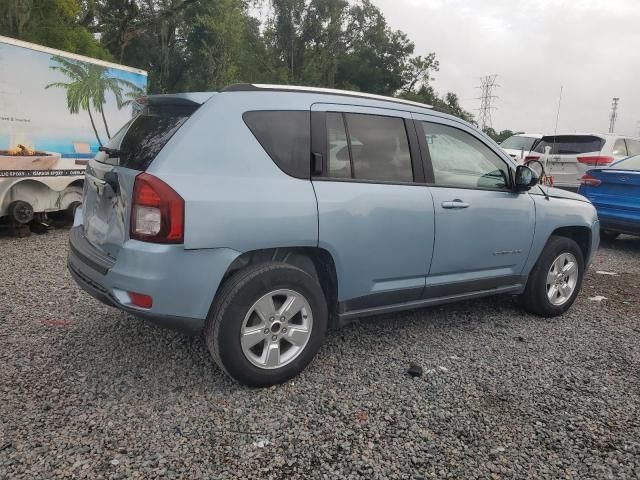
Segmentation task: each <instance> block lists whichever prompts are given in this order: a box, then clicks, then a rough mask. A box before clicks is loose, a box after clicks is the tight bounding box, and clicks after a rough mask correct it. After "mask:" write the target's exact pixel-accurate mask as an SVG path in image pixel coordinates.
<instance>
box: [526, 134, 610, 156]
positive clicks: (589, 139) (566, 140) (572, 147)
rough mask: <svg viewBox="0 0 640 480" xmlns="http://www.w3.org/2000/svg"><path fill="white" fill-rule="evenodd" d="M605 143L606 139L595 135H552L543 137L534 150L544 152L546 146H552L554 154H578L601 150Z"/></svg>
mask: <svg viewBox="0 0 640 480" xmlns="http://www.w3.org/2000/svg"><path fill="white" fill-rule="evenodd" d="M603 145H604V140H603V139H602V138H600V137H596V136H595V135H557V136H555V137H554V136H553V135H550V136H548V137H542V138H541V139H540V141H539V142H538V143H537V144H536V146H535V148H534V149H533V151H534V152H537V153H544V149H545V147H551V154H552V155H576V154H579V153H588V152H599V151H600V150H602V146H603Z"/></svg>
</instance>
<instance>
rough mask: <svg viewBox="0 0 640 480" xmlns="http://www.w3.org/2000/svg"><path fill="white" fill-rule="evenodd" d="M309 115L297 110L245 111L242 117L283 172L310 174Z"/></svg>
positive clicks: (296, 175)
mask: <svg viewBox="0 0 640 480" xmlns="http://www.w3.org/2000/svg"><path fill="white" fill-rule="evenodd" d="M310 115H311V114H310V112H308V111H298V110H278V111H269V110H264V111H255V112H245V114H244V115H243V116H242V118H243V119H244V123H245V124H246V125H247V127H249V130H251V133H253V136H254V137H256V139H257V140H258V142H260V145H262V148H264V149H265V151H266V152H267V153H268V154H269V156H270V157H271V159H272V160H273V161H274V162H275V163H276V165H278V167H280V169H281V170H283V171H284V172H285V173H287V174H289V175H291V176H293V177H298V178H309V177H310V175H311V118H310Z"/></svg>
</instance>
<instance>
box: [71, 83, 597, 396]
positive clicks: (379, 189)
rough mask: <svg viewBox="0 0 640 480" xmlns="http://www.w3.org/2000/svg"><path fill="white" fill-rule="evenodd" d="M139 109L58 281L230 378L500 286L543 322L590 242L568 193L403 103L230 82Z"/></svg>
mask: <svg viewBox="0 0 640 480" xmlns="http://www.w3.org/2000/svg"><path fill="white" fill-rule="evenodd" d="M139 103H140V107H141V111H140V114H139V115H138V116H136V117H135V118H134V119H132V120H131V121H130V122H129V123H128V124H127V125H125V126H124V127H123V128H122V129H121V130H120V131H119V132H118V133H117V134H116V135H115V136H114V137H113V138H112V140H111V142H110V144H109V145H108V146H107V147H105V148H103V149H102V150H103V151H102V152H101V153H100V154H99V155H98V156H96V158H95V159H93V160H91V162H90V163H89V165H88V168H87V173H86V180H85V186H84V202H83V208H82V210H81V211H79V212H78V214H77V215H76V221H75V223H76V226H74V228H73V229H72V230H71V234H70V236H71V238H70V247H71V248H70V252H69V270H70V272H71V274H72V275H73V277H74V278H75V280H76V281H77V282H78V284H79V285H80V286H81V287H82V288H84V289H85V290H86V291H87V292H89V293H90V294H91V295H93V296H94V297H96V298H98V299H99V300H101V301H103V302H105V303H107V304H109V305H113V306H115V307H117V308H120V309H122V310H125V311H127V312H130V313H132V314H134V315H137V316H140V317H146V318H148V319H151V320H153V321H155V322H158V323H160V324H163V325H165V326H168V327H171V328H176V329H181V330H183V331H191V332H201V331H203V332H204V336H205V338H206V343H207V345H208V348H209V350H210V351H211V353H212V355H213V356H214V358H215V360H216V361H217V363H218V364H219V365H220V367H222V369H223V370H224V371H225V372H227V373H228V374H229V375H230V376H231V377H233V378H234V379H235V380H237V381H239V382H241V383H244V384H247V385H254V386H265V385H271V384H275V383H279V382H283V381H286V380H287V379H289V378H291V377H293V376H294V375H296V374H297V373H299V372H300V371H301V370H303V369H304V368H305V367H306V366H307V365H308V364H309V362H311V360H312V359H313V357H314V355H315V354H316V352H317V351H318V348H319V347H320V345H321V343H322V341H323V339H324V337H325V335H326V332H327V329H328V328H331V327H337V326H340V325H342V324H344V323H345V322H348V321H349V320H351V319H353V318H356V317H363V316H369V315H375V314H379V313H388V312H395V311H399V310H406V309H415V308H420V307H425V306H430V305H437V304H441V303H446V302H452V301H457V300H464V299H470V298H477V297H482V296H486V295H493V294H501V293H505V294H512V295H520V296H521V298H522V303H523V305H524V307H525V308H526V309H527V310H528V311H531V312H533V313H536V314H539V315H544V316H555V315H560V314H562V313H563V312H565V311H566V310H567V309H568V308H569V307H570V306H571V304H572V303H573V302H574V300H575V298H576V296H577V294H578V292H579V290H580V285H581V282H582V278H583V276H584V273H585V270H586V268H587V266H588V264H589V261H590V259H591V257H592V256H593V252H594V251H595V250H596V248H597V246H598V242H599V237H598V235H599V226H598V219H597V216H596V212H595V209H594V208H593V206H592V205H591V203H589V202H588V201H587V200H586V199H585V198H584V197H582V196H580V195H577V194H574V193H570V192H566V191H562V190H556V189H551V188H550V189H547V188H544V189H543V188H541V187H540V186H537V185H536V184H537V176H536V174H535V173H534V172H533V171H532V170H531V169H530V168H529V167H525V166H517V165H516V164H515V162H513V161H512V160H511V159H510V158H509V156H508V155H506V154H505V153H503V152H502V150H501V149H500V147H499V146H498V145H496V144H495V143H494V142H493V141H491V140H490V139H489V138H488V137H486V136H485V135H484V134H483V133H481V132H480V131H478V130H477V129H476V128H474V127H473V126H471V125H469V124H468V123H465V122H463V121H461V120H459V119H457V118H455V117H452V116H449V115H445V114H442V113H438V112H435V111H433V110H432V109H430V108H429V107H427V106H425V105H422V104H418V103H412V102H408V101H403V100H398V99H394V98H386V97H378V96H375V95H365V94H358V93H354V92H343V91H338V90H322V89H312V88H306V87H281V86H274V85H244V84H243V85H233V86H231V87H228V88H226V89H225V90H224V91H222V92H220V93H186V94H180V95H157V96H150V97H146V98H143V99H141V100H140V101H139Z"/></svg>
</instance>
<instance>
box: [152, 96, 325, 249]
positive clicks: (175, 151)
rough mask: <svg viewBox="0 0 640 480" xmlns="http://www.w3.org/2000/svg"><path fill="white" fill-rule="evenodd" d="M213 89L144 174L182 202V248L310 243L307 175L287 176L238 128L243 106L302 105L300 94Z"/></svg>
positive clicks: (312, 213) (313, 230)
mask: <svg viewBox="0 0 640 480" xmlns="http://www.w3.org/2000/svg"><path fill="white" fill-rule="evenodd" d="M295 97H296V96H295V95H294V96H291V97H285V96H282V95H279V96H278V95H273V96H269V95H255V94H254V93H253V92H247V93H227V94H225V93H221V94H218V95H216V96H215V97H214V98H212V99H211V100H210V101H208V102H207V103H205V104H204V105H203V106H202V107H201V108H200V109H199V110H197V111H196V112H195V113H194V114H193V115H192V117H191V118H190V119H189V121H188V122H187V123H185V125H184V126H183V128H181V129H180V130H178V132H177V133H176V134H175V135H174V137H173V138H172V140H171V141H170V142H169V143H168V144H167V145H166V146H165V148H164V149H163V150H162V152H161V153H160V155H159V156H158V157H157V158H156V160H155V161H154V162H153V163H152V165H151V166H150V168H149V169H148V172H149V173H151V174H153V175H156V176H157V177H159V178H161V179H163V180H164V181H165V182H167V183H168V184H169V185H171V186H172V188H174V189H175V190H176V191H177V192H178V193H179V194H180V195H181V196H182V197H183V198H184V200H185V248H187V249H199V248H231V249H234V250H236V251H239V252H246V251H251V250H257V249H261V248H273V247H286V246H317V243H318V209H317V202H316V197H315V194H314V191H313V186H312V185H311V182H310V180H303V179H297V178H293V177H290V176H289V175H287V174H285V173H284V172H283V171H282V170H280V169H279V168H278V166H277V165H276V164H275V163H274V162H273V161H272V160H271V158H270V157H269V155H268V154H267V153H266V152H265V151H264V149H263V148H262V146H261V145H260V144H259V143H258V141H257V140H256V138H255V137H254V136H253V134H252V133H251V131H250V130H249V129H248V127H247V126H246V125H245V123H244V121H243V119H242V114H243V113H244V112H245V111H249V110H305V111H309V110H310V103H309V102H308V101H307V100H305V98H304V96H301V95H298V97H300V98H299V99H296V98H295Z"/></svg>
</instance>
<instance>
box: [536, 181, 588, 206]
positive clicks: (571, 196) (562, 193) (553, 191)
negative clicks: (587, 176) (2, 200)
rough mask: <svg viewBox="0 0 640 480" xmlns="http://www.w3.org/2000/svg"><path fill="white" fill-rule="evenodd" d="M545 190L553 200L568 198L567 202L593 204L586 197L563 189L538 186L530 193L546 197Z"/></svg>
mask: <svg viewBox="0 0 640 480" xmlns="http://www.w3.org/2000/svg"><path fill="white" fill-rule="evenodd" d="M543 190H544V192H545V193H546V194H547V195H549V197H551V198H566V199H567V200H577V201H579V202H586V203H591V202H590V201H589V199H587V198H586V197H583V196H582V195H580V194H579V193H574V192H570V191H568V190H563V189H561V188H555V187H545V186H541V185H538V186H536V187H534V188H532V189H531V190H530V191H529V192H530V193H532V194H534V195H544V193H543V192H542V191H543Z"/></svg>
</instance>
